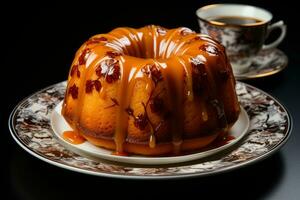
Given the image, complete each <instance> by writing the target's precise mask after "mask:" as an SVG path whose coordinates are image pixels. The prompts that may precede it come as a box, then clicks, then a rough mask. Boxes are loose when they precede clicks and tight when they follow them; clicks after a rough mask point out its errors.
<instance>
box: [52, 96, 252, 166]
mask: <svg viewBox="0 0 300 200" xmlns="http://www.w3.org/2000/svg"><path fill="white" fill-rule="evenodd" d="M62 104H63V102H62V101H61V102H60V103H59V104H58V105H57V106H56V107H55V108H54V111H53V112H52V114H51V119H50V120H51V126H52V129H53V131H54V134H55V136H56V137H57V139H58V141H59V142H60V143H61V144H62V145H63V146H64V147H66V148H67V149H69V150H70V151H73V152H75V153H77V154H79V155H82V156H85V157H89V158H91V159H93V160H96V161H97V160H99V159H105V160H109V161H115V162H122V163H128V164H141V165H162V164H174V163H181V162H187V161H192V160H196V159H200V158H204V157H207V156H210V155H213V154H216V153H218V152H221V151H223V150H225V149H228V148H229V147H231V146H232V145H234V144H236V143H237V142H238V141H240V140H241V139H242V138H243V137H244V135H245V134H246V133H247V130H248V128H249V124H250V123H249V118H248V115H247V112H246V111H245V110H244V109H243V108H242V107H241V113H240V115H239V118H238V120H237V121H236V123H235V124H234V126H233V127H232V128H231V129H230V131H229V133H228V134H229V137H230V138H233V139H232V140H230V141H228V142H227V143H224V144H220V145H217V146H214V145H213V146H212V147H208V148H205V150H202V151H198V152H197V153H191V154H187V155H180V156H164V157H161V156H151V157H150V156H142V155H129V156H117V155H113V151H112V150H108V149H105V148H101V147H97V146H94V145H92V144H91V143H89V142H88V141H85V142H83V143H82V144H77V145H75V144H71V143H69V142H67V141H66V140H65V139H63V133H64V131H69V130H72V128H71V127H70V126H69V124H68V123H67V122H66V120H65V118H64V117H63V116H62V115H61V109H62Z"/></svg>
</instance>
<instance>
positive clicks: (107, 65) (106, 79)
mask: <svg viewBox="0 0 300 200" xmlns="http://www.w3.org/2000/svg"><path fill="white" fill-rule="evenodd" d="M234 87H235V80H234V78H233V75H232V69H231V67H230V64H229V62H228V60H227V57H226V55H225V50H224V48H223V47H222V46H221V45H220V44H219V43H217V42H216V41H214V40H212V39H211V38H209V37H207V36H204V35H201V34H197V33H194V32H193V31H191V30H190V29H188V28H177V29H171V30H168V29H165V28H162V27H159V26H147V27H143V28H140V29H132V28H117V29H115V30H113V31H111V32H110V33H108V34H99V35H95V36H93V37H92V38H90V39H89V40H88V41H87V42H86V43H84V44H83V45H82V46H81V47H80V49H79V50H78V51H77V53H76V55H75V59H74V61H73V63H72V68H71V70H70V74H69V78H68V86H67V92H66V96H65V99H64V104H63V109H62V114H63V116H64V117H65V118H66V120H67V121H68V122H69V124H70V125H71V126H72V127H73V128H74V129H75V131H76V132H80V133H82V135H83V136H84V137H86V138H89V139H90V138H91V137H92V138H99V139H101V140H105V139H107V140H111V139H112V138H113V141H114V145H112V144H109V145H106V147H107V148H112V149H115V150H116V154H117V155H123V154H124V153H125V152H126V150H125V149H124V145H125V143H134V144H144V142H145V141H148V145H149V147H150V148H152V149H154V148H155V147H156V145H157V143H162V144H163V143H170V142H171V144H172V145H173V153H174V154H178V153H180V151H181V148H182V143H183V141H184V140H185V139H187V140H189V139H193V138H199V137H203V136H210V135H214V134H215V135H216V136H217V134H216V133H217V132H221V131H222V132H226V131H228V129H229V128H230V127H231V125H232V124H233V123H234V122H235V121H236V119H237V117H238V114H239V104H238V100H237V97H236V94H235V90H234ZM138 91H142V93H143V96H139V95H140V93H141V92H140V93H139V92H138ZM225 91H226V92H225ZM136 99H138V102H136V101H137V100H136ZM94 105H101V108H99V107H98V106H97V107H96V106H94ZM133 108H134V109H133ZM190 115H191V116H192V117H189V116H190ZM95 116H96V117H95ZM190 118H191V119H190ZM193 120H194V121H196V122H193ZM95 122H97V123H95ZM93 123H94V124H93ZM192 123H196V124H195V125H191V124H192ZM198 125H199V127H200V128H199V127H198ZM201 127H204V128H203V129H201ZM99 130H100V131H99ZM169 132H170V133H171V134H166V133H169ZM213 138H215V136H214V137H213ZM91 140H92V139H91Z"/></svg>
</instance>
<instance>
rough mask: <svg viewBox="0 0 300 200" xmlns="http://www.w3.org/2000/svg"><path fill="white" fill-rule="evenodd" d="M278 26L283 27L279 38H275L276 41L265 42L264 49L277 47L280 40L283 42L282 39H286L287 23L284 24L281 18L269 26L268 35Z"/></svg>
mask: <svg viewBox="0 0 300 200" xmlns="http://www.w3.org/2000/svg"><path fill="white" fill-rule="evenodd" d="M276 28H280V29H281V34H280V36H279V37H278V38H277V40H275V41H274V42H272V43H271V44H264V45H263V47H262V49H272V48H275V47H277V46H278V45H279V44H280V42H282V40H283V39H284V37H285V35H286V25H285V24H284V22H283V21H282V20H281V21H278V22H276V23H274V24H271V25H270V26H269V27H268V35H269V34H270V33H271V32H272V31H273V30H274V29H276Z"/></svg>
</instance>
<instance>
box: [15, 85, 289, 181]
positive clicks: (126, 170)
mask: <svg viewBox="0 0 300 200" xmlns="http://www.w3.org/2000/svg"><path fill="white" fill-rule="evenodd" d="M65 88H66V82H62V83H58V84H55V85H52V86H49V87H48V88H45V89H43V90H41V91H39V92H37V93H35V94H33V95H32V96H30V97H28V98H26V99H25V100H23V101H22V102H20V103H19V105H17V106H16V108H15V109H14V111H13V112H12V114H11V116H10V120H9V126H10V127H9V128H10V131H11V134H12V136H13V138H14V139H15V140H16V142H17V143H18V144H19V145H20V146H21V147H22V148H24V149H25V150H26V151H27V152H29V153H30V154H32V155H34V156H35V157H38V158H40V159H42V160H44V161H46V162H48V163H50V164H53V165H56V166H59V167H62V168H66V169H69V170H73V171H77V172H82V173H87V174H92V175H99V176H107V177H118V178H155V179H157V178H178V177H189V176H201V175H208V174H213V173H219V172H223V171H227V170H231V169H234V168H238V167H241V166H243V165H246V164H249V163H252V162H254V161H258V160H260V159H262V158H265V157H266V156H268V155H270V154H271V153H273V152H275V151H276V150H278V149H279V148H280V147H281V146H282V145H283V144H284V143H285V142H286V141H287V139H288V137H289V135H290V131H291V118H290V116H289V114H288V112H287V110H286V109H285V108H284V107H283V106H282V105H281V104H280V103H279V102H278V101H277V100H275V99H274V98H273V97H271V96H270V95H268V94H266V93H264V92H262V91H261V90H259V89H257V88H255V87H253V86H250V85H247V84H245V83H241V82H237V85H236V90H237V94H238V97H239V101H240V103H241V105H242V106H243V108H244V109H245V110H246V111H247V113H248V115H249V118H250V123H251V124H250V127H249V130H248V133H247V134H246V137H245V138H244V140H242V141H241V142H240V143H238V144H237V145H235V146H234V147H233V148H231V149H230V150H226V151H225V152H222V153H220V154H216V155H214V156H211V157H208V158H205V159H200V160H196V161H193V162H188V163H181V164H177V165H160V166H141V165H135V166H134V165H123V164H119V163H113V162H108V161H104V160H103V162H96V161H93V160H90V159H88V158H85V157H82V156H79V155H77V154H75V153H73V152H71V151H69V150H67V149H66V148H64V147H63V146H62V145H60V143H59V142H58V140H57V139H56V138H55V137H54V133H53V131H52V129H51V126H50V115H51V112H52V110H53V109H54V108H55V106H56V105H57V104H58V103H59V102H60V101H61V100H62V99H63V98H64V93H65Z"/></svg>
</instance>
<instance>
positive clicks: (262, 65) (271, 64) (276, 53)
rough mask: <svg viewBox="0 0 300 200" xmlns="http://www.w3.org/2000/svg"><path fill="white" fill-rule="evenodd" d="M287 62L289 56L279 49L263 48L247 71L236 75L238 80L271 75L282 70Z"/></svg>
mask: <svg viewBox="0 0 300 200" xmlns="http://www.w3.org/2000/svg"><path fill="white" fill-rule="evenodd" d="M287 64H288V58H287V56H286V55H285V54H284V53H283V52H282V51H280V50H279V49H269V50H262V51H260V52H259V53H258V55H256V56H255V58H254V59H253V62H252V64H251V66H250V67H249V68H248V70H247V71H246V72H244V73H242V74H234V76H235V78H236V79H237V80H245V79H253V78H260V77H265V76H270V75H273V74H276V73H278V72H280V71H282V70H283V69H284V68H285V67H286V66H287Z"/></svg>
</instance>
